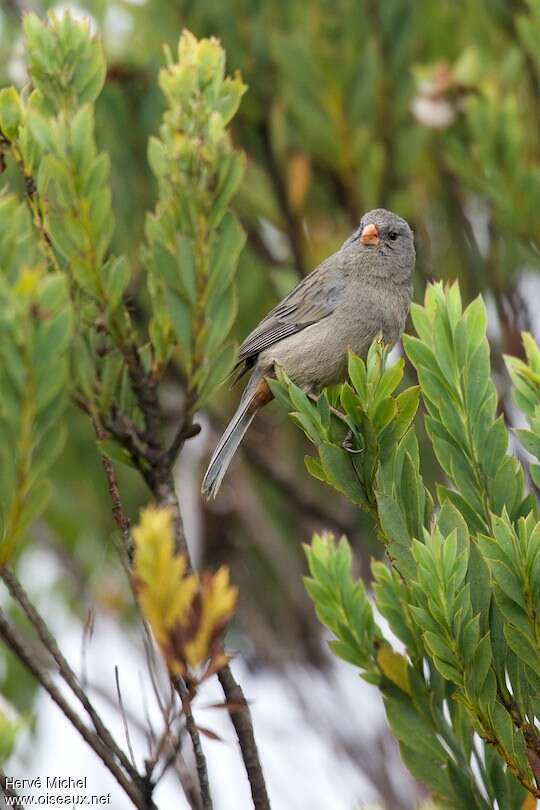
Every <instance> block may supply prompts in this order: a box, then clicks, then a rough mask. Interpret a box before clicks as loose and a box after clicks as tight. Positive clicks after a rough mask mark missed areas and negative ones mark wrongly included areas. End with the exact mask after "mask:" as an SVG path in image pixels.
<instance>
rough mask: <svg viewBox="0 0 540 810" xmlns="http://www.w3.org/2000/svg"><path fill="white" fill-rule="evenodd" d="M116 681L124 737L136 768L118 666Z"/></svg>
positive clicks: (115, 675)
mask: <svg viewBox="0 0 540 810" xmlns="http://www.w3.org/2000/svg"><path fill="white" fill-rule="evenodd" d="M114 681H115V684H116V694H117V695H118V706H119V708H120V716H121V717H122V725H123V726H124V735H125V738H126V745H127V747H128V751H129V756H130V757H131V762H132V764H133V767H134V768H135V754H134V753H133V746H132V745H131V735H130V733H129V725H128V721H127V716H126V711H125V709H124V701H123V700H122V690H121V689H120V676H119V674H118V666H115V667H114Z"/></svg>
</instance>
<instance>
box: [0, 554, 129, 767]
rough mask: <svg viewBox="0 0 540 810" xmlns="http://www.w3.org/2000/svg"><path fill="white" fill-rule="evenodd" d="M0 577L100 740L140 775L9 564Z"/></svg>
mask: <svg viewBox="0 0 540 810" xmlns="http://www.w3.org/2000/svg"><path fill="white" fill-rule="evenodd" d="M0 577H1V578H2V580H3V582H4V584H5V585H6V587H7V588H8V590H9V592H10V594H11V596H12V597H13V599H14V600H15V601H16V602H17V603H18V604H19V605H20V607H21V608H22V610H23V611H24V614H25V615H26V617H27V619H28V621H29V622H30V624H31V625H32V627H33V628H34V629H35V631H36V632H37V634H38V636H39V639H40V640H41V643H42V644H43V646H44V647H45V648H46V649H47V650H48V651H49V653H50V654H51V656H52V658H53V659H54V661H55V662H56V664H57V666H58V670H59V673H60V675H61V676H62V678H63V679H64V681H65V682H66V684H67V685H68V686H69V688H70V689H71V691H72V692H73V694H74V695H75V697H76V698H77V699H78V700H79V701H80V702H81V704H82V706H83V708H84V709H85V710H86V712H87V713H88V716H89V717H90V719H91V720H92V723H93V724H94V728H95V729H96V732H97V733H98V735H99V737H100V738H101V740H102V742H103V743H104V744H105V745H106V746H107V748H108V749H109V750H110V751H111V753H112V754H113V755H114V756H115V757H116V759H117V760H118V762H119V763H120V764H121V765H122V767H123V768H124V769H125V771H126V773H128V774H129V776H130V777H131V778H132V779H135V780H136V779H140V774H139V773H138V771H137V769H136V768H135V766H134V765H132V764H131V763H130V761H129V760H128V758H127V757H126V755H125V754H124V752H123V751H122V749H121V748H119V746H118V745H117V743H116V742H115V740H114V739H113V737H112V735H111V733H110V731H109V730H108V728H107V727H106V726H105V724H104V723H103V721H102V719H101V717H100V716H99V714H98V713H97V711H96V709H95V708H94V706H93V705H92V703H91V702H90V700H89V699H88V696H87V695H86V693H85V692H84V691H83V689H82V688H81V685H80V683H79V680H78V678H77V676H76V675H75V673H74V672H73V670H72V669H71V667H70V665H69V663H68V662H67V660H66V658H65V657H64V655H63V654H62V652H61V650H60V648H59V647H58V644H57V643H56V639H55V638H54V636H53V634H52V633H51V631H50V630H49V628H48V626H47V624H46V623H45V620H44V619H43V617H42V616H41V615H40V614H39V613H38V611H37V610H36V608H35V606H34V605H33V604H32V602H31V601H30V598H29V596H28V594H27V593H26V591H25V590H24V588H23V586H22V585H21V583H20V582H19V580H18V578H17V576H16V575H15V573H14V572H13V571H11V570H10V569H9V568H7V567H5V566H4V567H1V568H0Z"/></svg>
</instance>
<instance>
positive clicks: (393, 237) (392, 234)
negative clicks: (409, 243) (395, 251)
mask: <svg viewBox="0 0 540 810" xmlns="http://www.w3.org/2000/svg"><path fill="white" fill-rule="evenodd" d="M388 238H389V239H390V241H391V242H395V241H396V239H397V238H398V234H397V233H396V231H390V233H389V234H388Z"/></svg>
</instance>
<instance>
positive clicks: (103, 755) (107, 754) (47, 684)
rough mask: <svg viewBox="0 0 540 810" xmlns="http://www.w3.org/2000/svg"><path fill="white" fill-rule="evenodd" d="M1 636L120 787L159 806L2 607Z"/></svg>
mask: <svg viewBox="0 0 540 810" xmlns="http://www.w3.org/2000/svg"><path fill="white" fill-rule="evenodd" d="M0 638H2V639H3V641H4V642H5V644H6V645H7V647H9V649H10V650H11V651H12V652H13V653H14V655H15V656H16V657H17V658H18V659H19V661H20V662H21V663H22V664H23V665H24V667H25V668H26V669H27V670H28V671H29V672H30V673H31V674H32V675H33V676H34V678H35V679H36V680H37V681H38V683H40V684H41V686H42V687H43V689H45V691H46V692H47V693H48V694H49V696H50V697H51V699H52V700H53V701H54V702H55V703H56V705H57V706H58V708H59V709H60V710H61V711H62V712H63V714H64V715H65V716H66V717H67V719H68V720H69V721H70V723H71V724H72V726H74V728H76V729H77V731H78V732H79V734H80V735H81V737H82V738H83V739H84V741H85V742H86V743H87V744H88V745H89V746H90V748H91V749H92V750H93V751H94V752H95V753H96V754H97V756H98V757H99V758H100V759H101V761H102V762H103V764H104V765H105V767H106V768H107V769H108V770H109V771H110V772H111V774H112V775H113V776H114V778H115V779H116V781H117V782H118V784H119V785H120V787H121V788H122V789H123V790H124V792H125V793H126V794H127V796H129V798H130V799H131V801H132V802H133V804H134V805H135V807H137V808H138V809H139V810H157V808H156V805H155V804H154V802H153V801H152V798H151V796H150V795H148V792H147V791H144V792H143V791H142V790H141V788H142V787H143V784H142V782H143V780H142V778H141V777H140V776H139V781H140V783H141V784H140V785H139V786H137V785H136V784H135V782H134V781H132V780H131V779H129V778H128V777H127V776H126V774H125V773H124V771H123V770H122V768H121V767H120V765H118V763H117V762H116V760H115V757H114V754H113V753H112V752H111V751H110V750H109V747H108V746H107V745H105V743H104V742H103V740H102V739H101V738H100V737H99V736H98V735H97V734H96V733H95V732H94V731H91V730H90V729H89V728H88V727H87V726H86V725H85V724H84V723H83V721H82V720H81V718H80V717H79V715H78V714H77V712H75V711H74V710H73V709H72V707H71V706H70V705H69V703H68V702H67V701H66V700H65V698H64V697H63V695H62V694H61V692H60V690H59V689H58V688H57V687H56V685H55V684H54V682H53V681H52V679H51V678H50V677H49V674H48V673H47V672H46V671H45V670H44V669H43V668H42V667H40V666H39V665H38V663H37V661H36V659H35V657H34V656H33V655H32V653H31V651H30V650H28V649H27V648H26V645H25V643H24V641H23V640H22V639H21V637H20V636H19V634H18V633H17V631H16V630H15V629H14V628H13V627H12V626H11V625H10V623H9V622H8V620H7V618H6V615H5V613H4V611H3V610H2V609H1V608H0Z"/></svg>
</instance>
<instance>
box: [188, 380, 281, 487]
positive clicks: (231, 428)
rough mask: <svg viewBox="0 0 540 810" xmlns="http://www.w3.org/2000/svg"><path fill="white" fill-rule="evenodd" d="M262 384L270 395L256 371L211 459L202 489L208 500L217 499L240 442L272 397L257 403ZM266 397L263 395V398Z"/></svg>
mask: <svg viewBox="0 0 540 810" xmlns="http://www.w3.org/2000/svg"><path fill="white" fill-rule="evenodd" d="M261 383H264V384H265V388H266V392H267V393H269V392H268V386H266V381H265V380H264V375H263V372H262V371H254V372H253V374H252V376H251V378H250V380H249V382H248V384H247V385H246V387H245V389H244V393H243V394H242V399H241V400H240V404H239V405H238V408H237V410H236V413H235V414H234V416H233V418H232V419H231V421H230V422H229V424H228V425H227V428H226V430H225V433H224V434H223V436H222V437H221V439H220V440H219V444H218V446H217V447H216V449H215V450H214V454H213V456H212V458H211V459H210V463H209V465H208V469H207V470H206V473H205V476H204V478H203V482H202V487H201V492H202V494H203V495H204V496H205V497H206V498H207V499H210V498H215V497H216V495H217V493H218V491H219V488H220V486H221V482H222V480H223V476H224V475H225V473H226V472H227V468H228V467H229V464H230V463H231V461H232V457H233V456H234V454H235V453H236V451H237V449H238V446H239V444H240V442H241V441H242V439H243V438H244V435H245V433H246V430H247V429H248V427H249V426H250V424H251V422H252V421H253V417H254V416H255V414H256V412H257V409H258V407H259V404H260V405H263V404H265V402H268V399H269V398H271V396H272V395H271V394H270V396H269V397H266V398H263V399H261V402H260V403H258V402H257V398H258V394H260V391H258V389H259V388H260V385H261ZM264 396H265V395H264V394H263V397H264Z"/></svg>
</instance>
